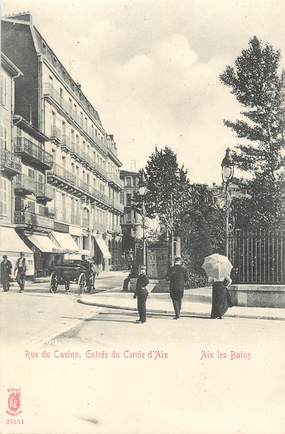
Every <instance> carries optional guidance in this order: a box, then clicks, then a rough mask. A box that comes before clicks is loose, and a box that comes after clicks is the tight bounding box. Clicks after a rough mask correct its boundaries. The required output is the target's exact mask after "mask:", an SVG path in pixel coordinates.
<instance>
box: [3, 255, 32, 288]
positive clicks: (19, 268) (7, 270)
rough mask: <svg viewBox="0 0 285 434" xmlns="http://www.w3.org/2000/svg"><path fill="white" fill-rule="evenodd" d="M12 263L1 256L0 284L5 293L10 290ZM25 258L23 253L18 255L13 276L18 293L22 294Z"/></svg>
mask: <svg viewBox="0 0 285 434" xmlns="http://www.w3.org/2000/svg"><path fill="white" fill-rule="evenodd" d="M12 269H13V266H12V262H11V261H10V260H9V259H8V256H7V255H3V257H2V261H1V264H0V273H1V274H0V277H1V284H2V287H3V291H4V292H7V291H9V289H10V282H11V278H12ZM26 271H27V266H26V258H25V254H24V253H23V252H21V253H20V257H19V258H18V259H17V261H16V264H15V268H14V276H15V280H16V282H17V283H18V285H19V288H20V289H19V292H23V291H24V289H25V280H26Z"/></svg>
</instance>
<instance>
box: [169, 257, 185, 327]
mask: <svg viewBox="0 0 285 434" xmlns="http://www.w3.org/2000/svg"><path fill="white" fill-rule="evenodd" d="M168 280H170V284H169V290H170V297H171V300H172V303H173V307H174V312H175V317H174V319H178V318H180V311H181V305H182V298H183V295H184V286H185V281H186V280H187V272H186V269H185V268H184V267H183V266H182V265H181V258H175V260H174V266H173V267H171V268H170V270H169V272H168Z"/></svg>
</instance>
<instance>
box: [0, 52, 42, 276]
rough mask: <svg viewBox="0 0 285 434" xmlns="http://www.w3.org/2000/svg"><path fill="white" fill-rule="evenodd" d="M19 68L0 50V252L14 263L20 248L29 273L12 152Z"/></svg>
mask: <svg viewBox="0 0 285 434" xmlns="http://www.w3.org/2000/svg"><path fill="white" fill-rule="evenodd" d="M21 76H22V72H21V71H20V70H19V69H18V68H17V66H16V65H14V64H13V63H12V62H11V60H10V59H9V58H8V57H7V56H5V54H4V53H1V71H0V254H1V256H2V255H3V254H7V255H8V256H9V259H10V260H11V262H12V263H13V264H14V263H15V261H16V258H17V257H18V256H19V253H20V252H21V251H22V252H24V253H25V254H26V256H27V266H28V274H33V272H34V262H33V254H32V252H31V250H30V249H29V248H28V247H27V246H26V244H25V243H24V242H23V241H22V240H21V238H20V237H19V236H18V235H17V233H16V231H15V225H14V216H15V187H16V185H17V179H19V177H20V176H21V173H22V164H21V160H20V158H19V157H18V156H17V155H15V152H14V142H13V115H14V95H15V80H17V79H19V78H20V77H21Z"/></svg>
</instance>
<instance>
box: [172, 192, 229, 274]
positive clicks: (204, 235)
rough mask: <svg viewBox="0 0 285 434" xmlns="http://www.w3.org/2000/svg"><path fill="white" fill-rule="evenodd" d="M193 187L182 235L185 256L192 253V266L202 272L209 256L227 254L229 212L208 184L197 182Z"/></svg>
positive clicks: (196, 270) (189, 262) (196, 271)
mask: <svg viewBox="0 0 285 434" xmlns="http://www.w3.org/2000/svg"><path fill="white" fill-rule="evenodd" d="M191 191H192V201H191V206H190V208H189V209H188V211H187V212H186V213H185V215H184V216H183V219H182V220H181V225H180V235H181V237H182V239H183V240H184V243H183V256H184V257H187V256H188V265H189V269H190V270H191V271H192V272H193V273H198V274H201V265H202V262H203V259H204V258H205V256H208V255H210V254H212V253H221V254H224V250H225V213H224V211H223V210H222V209H221V208H219V207H218V206H217V204H216V200H215V198H214V195H213V193H212V191H211V189H210V188H209V187H208V186H207V185H201V184H193V185H192V186H191Z"/></svg>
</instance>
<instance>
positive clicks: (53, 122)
mask: <svg viewBox="0 0 285 434" xmlns="http://www.w3.org/2000/svg"><path fill="white" fill-rule="evenodd" d="M51 118H52V122H51V123H52V126H53V127H55V126H56V115H55V112H51Z"/></svg>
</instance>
